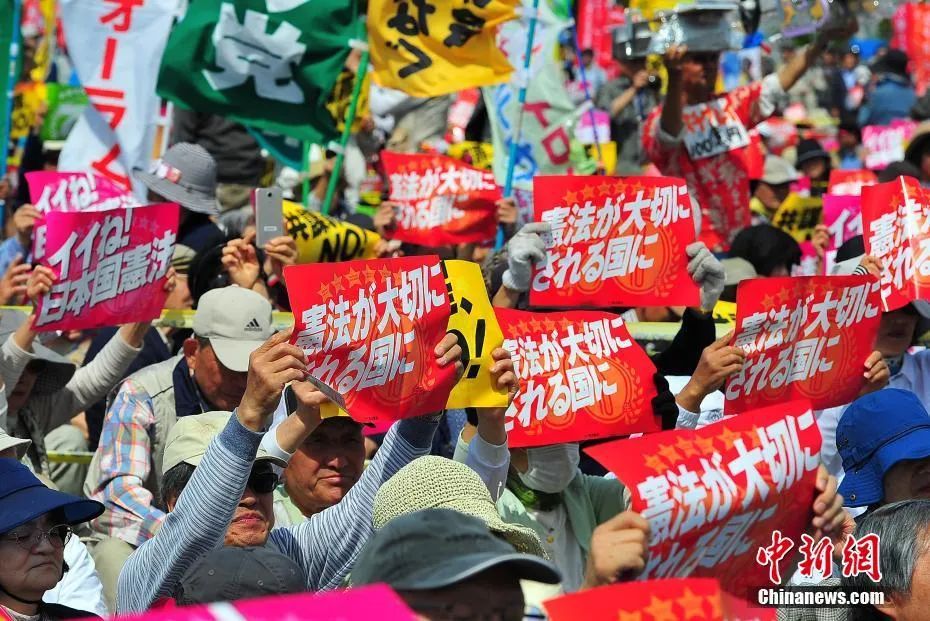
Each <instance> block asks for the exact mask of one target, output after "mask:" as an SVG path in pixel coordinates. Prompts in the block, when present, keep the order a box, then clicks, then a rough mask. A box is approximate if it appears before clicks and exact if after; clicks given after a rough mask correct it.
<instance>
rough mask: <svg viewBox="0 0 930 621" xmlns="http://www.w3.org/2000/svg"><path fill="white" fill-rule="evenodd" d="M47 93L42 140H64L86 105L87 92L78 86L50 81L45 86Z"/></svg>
mask: <svg viewBox="0 0 930 621" xmlns="http://www.w3.org/2000/svg"><path fill="white" fill-rule="evenodd" d="M45 88H46V92H47V94H48V112H46V114H45V122H44V123H42V132H41V134H40V135H41V137H42V140H64V139H65V138H67V137H68V134H69V133H70V132H71V128H72V127H74V124H75V123H77V121H78V119H79V118H81V115H82V114H83V113H84V108H86V107H87V102H88V99H87V93H85V92H84V89H83V88H81V87H80V86H70V85H68V84H57V83H55V82H50V83H49V84H46V86H45Z"/></svg>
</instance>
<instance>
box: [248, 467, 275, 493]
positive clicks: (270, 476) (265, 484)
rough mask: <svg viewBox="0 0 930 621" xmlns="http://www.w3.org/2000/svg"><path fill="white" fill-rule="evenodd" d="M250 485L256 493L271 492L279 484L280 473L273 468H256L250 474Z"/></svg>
mask: <svg viewBox="0 0 930 621" xmlns="http://www.w3.org/2000/svg"><path fill="white" fill-rule="evenodd" d="M247 485H248V487H249V489H251V490H252V491H253V492H255V493H256V494H270V493H271V492H273V491H274V488H276V487H277V486H278V475H277V474H275V473H274V472H273V471H271V470H260V471H258V472H256V471H255V470H253V471H252V473H251V474H250V475H249V482H248V484H247Z"/></svg>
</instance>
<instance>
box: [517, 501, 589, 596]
mask: <svg viewBox="0 0 930 621" xmlns="http://www.w3.org/2000/svg"><path fill="white" fill-rule="evenodd" d="M527 515H529V516H530V517H531V518H533V519H534V520H535V521H536V522H537V523H538V524H539V525H540V526H542V528H543V529H544V530H545V532H546V535H545V536H543V537H540V539H541V540H542V546H543V549H544V550H545V551H546V554H548V555H549V559H550V560H551V561H552V562H553V563H555V566H556V567H558V568H559V572H560V573H561V574H562V589H563V591H564V592H565V593H574V592H575V591H577V590H578V589H580V588H581V583H582V582H584V561H583V560H582V558H581V545H580V544H579V543H578V539H577V538H576V537H575V532H574V531H573V530H572V527H571V525H570V524H569V523H568V511H566V510H565V505H564V504H561V503H560V504H559V505H558V506H557V507H556V508H555V509H552V510H551V511H535V510H532V509H530V510H527Z"/></svg>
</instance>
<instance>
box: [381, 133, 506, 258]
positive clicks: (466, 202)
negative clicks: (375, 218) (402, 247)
mask: <svg viewBox="0 0 930 621" xmlns="http://www.w3.org/2000/svg"><path fill="white" fill-rule="evenodd" d="M381 161H382V162H383V163H384V172H385V174H386V175H387V177H388V179H390V182H391V197H390V198H391V200H392V201H394V202H396V203H397V204H398V213H397V218H396V225H395V227H394V229H393V230H392V231H391V232H390V233H389V234H388V235H389V237H391V238H392V239H399V240H401V241H404V242H409V243H411V244H419V245H421V246H430V247H438V246H446V245H450V244H466V243H478V242H485V241H488V240H491V239H493V238H494V236H495V234H496V233H497V209H496V207H495V205H494V203H495V201H497V199H499V198H500V197H501V192H500V189H499V188H498V187H497V185H496V184H495V182H494V173H492V172H490V171H487V170H479V169H477V168H472V167H471V166H468V165H466V164H463V163H462V162H460V161H459V160H456V159H453V158H451V157H446V156H444V155H426V154H407V153H392V152H390V151H382V152H381Z"/></svg>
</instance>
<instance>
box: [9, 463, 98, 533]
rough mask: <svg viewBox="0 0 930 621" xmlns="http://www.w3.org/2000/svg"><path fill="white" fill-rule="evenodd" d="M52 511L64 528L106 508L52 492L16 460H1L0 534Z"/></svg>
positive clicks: (95, 514)
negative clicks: (60, 516) (58, 517)
mask: <svg viewBox="0 0 930 621" xmlns="http://www.w3.org/2000/svg"><path fill="white" fill-rule="evenodd" d="M50 511H58V512H60V513H61V515H62V516H63V518H62V519H63V520H64V523H65V524H69V525H74V524H80V523H81V522H87V521H89V520H92V519H94V518H95V517H97V516H98V515H100V514H101V513H103V505H102V504H100V503H99V502H97V501H96V500H87V499H84V498H78V497H77V496H72V495H71V494H65V493H63V492H59V491H56V490H53V489H50V488H48V487H46V486H45V485H44V484H43V483H42V481H40V480H39V479H38V477H36V475H34V474H32V472H30V471H29V468H27V467H26V466H24V465H23V464H21V463H19V462H18V461H17V460H15V459H10V458H7V457H4V458H0V533H5V532H8V531H11V530H13V529H14V528H16V527H17V526H20V525H22V524H25V523H26V522H31V521H32V520H34V519H36V518H38V517H41V516H43V515H45V514H46V513H48V512H50Z"/></svg>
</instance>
